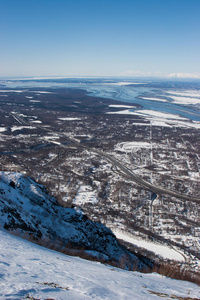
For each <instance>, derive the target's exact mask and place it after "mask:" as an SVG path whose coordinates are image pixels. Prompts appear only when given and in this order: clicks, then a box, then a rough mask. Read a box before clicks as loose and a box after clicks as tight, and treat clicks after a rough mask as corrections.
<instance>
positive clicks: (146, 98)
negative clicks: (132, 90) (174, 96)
mask: <svg viewBox="0 0 200 300" xmlns="http://www.w3.org/2000/svg"><path fill="white" fill-rule="evenodd" d="M138 99H143V100H152V101H162V102H167V100H166V99H161V98H150V97H138Z"/></svg>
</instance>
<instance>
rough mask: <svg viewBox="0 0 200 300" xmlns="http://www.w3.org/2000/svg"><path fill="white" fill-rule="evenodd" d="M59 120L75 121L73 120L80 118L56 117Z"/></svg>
mask: <svg viewBox="0 0 200 300" xmlns="http://www.w3.org/2000/svg"><path fill="white" fill-rule="evenodd" d="M58 119H59V120H61V121H75V120H80V118H75V117H74V118H73V117H71V118H68V117H66V118H58Z"/></svg>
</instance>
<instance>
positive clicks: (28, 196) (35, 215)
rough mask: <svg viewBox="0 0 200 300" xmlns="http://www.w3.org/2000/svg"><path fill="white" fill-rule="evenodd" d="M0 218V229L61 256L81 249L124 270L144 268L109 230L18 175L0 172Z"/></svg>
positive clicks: (33, 182) (145, 266) (38, 185)
mask: <svg viewBox="0 0 200 300" xmlns="http://www.w3.org/2000/svg"><path fill="white" fill-rule="evenodd" d="M0 217H1V219H0V226H1V228H4V229H7V230H12V231H13V232H14V233H15V234H16V235H18V236H22V237H24V238H27V239H31V240H33V241H35V242H36V243H39V244H41V245H45V246H47V247H48V246H49V245H50V244H53V245H54V247H55V248H56V249H58V250H59V251H63V252H65V253H66V251H65V250H66V249H69V248H71V249H74V248H75V249H78V250H79V251H80V249H81V251H83V250H84V253H85V254H87V255H89V254H90V255H93V256H97V257H98V259H100V258H101V259H103V260H104V261H109V262H111V261H112V262H113V263H115V265H118V266H119V265H120V266H122V267H124V268H129V269H133V268H135V269H138V270H139V269H142V268H147V265H146V264H145V263H144V261H143V262H142V261H141V259H139V258H137V256H136V255H134V254H133V253H130V252H128V251H127V250H126V249H125V248H124V247H123V246H121V245H120V244H119V242H118V241H117V239H116V237H115V235H114V234H113V233H112V231H111V230H110V229H108V228H107V227H105V226H104V225H102V224H100V223H97V222H93V221H91V220H89V219H88V218H87V216H86V215H84V214H83V213H82V211H80V210H77V209H75V208H63V207H61V206H59V205H58V204H57V202H56V199H55V198H53V197H52V196H50V195H49V194H48V193H47V191H46V189H45V188H44V187H43V186H42V185H40V184H37V183H36V182H35V181H34V180H33V179H32V178H30V177H25V176H24V175H23V174H21V173H9V172H0ZM78 250H77V251H78ZM71 251H72V250H71Z"/></svg>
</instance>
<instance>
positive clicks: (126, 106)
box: [108, 104, 136, 108]
mask: <svg viewBox="0 0 200 300" xmlns="http://www.w3.org/2000/svg"><path fill="white" fill-rule="evenodd" d="M108 106H109V107H116V108H135V107H136V106H131V105H119V104H110V105H108Z"/></svg>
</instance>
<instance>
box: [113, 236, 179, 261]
mask: <svg viewBox="0 0 200 300" xmlns="http://www.w3.org/2000/svg"><path fill="white" fill-rule="evenodd" d="M113 232H114V234H115V235H116V237H117V238H118V239H121V240H124V241H126V242H129V243H131V244H133V245H137V246H138V247H141V248H144V249H147V250H149V251H152V252H154V253H155V254H157V255H159V256H161V257H162V258H164V259H170V260H176V261H185V260H184V256H183V255H181V253H180V251H179V252H177V251H176V250H175V249H173V248H170V247H168V246H166V245H161V244H157V243H153V242H150V241H145V240H142V239H139V238H136V237H134V236H131V235H128V234H125V233H123V232H121V231H119V230H113Z"/></svg>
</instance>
